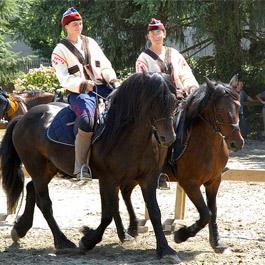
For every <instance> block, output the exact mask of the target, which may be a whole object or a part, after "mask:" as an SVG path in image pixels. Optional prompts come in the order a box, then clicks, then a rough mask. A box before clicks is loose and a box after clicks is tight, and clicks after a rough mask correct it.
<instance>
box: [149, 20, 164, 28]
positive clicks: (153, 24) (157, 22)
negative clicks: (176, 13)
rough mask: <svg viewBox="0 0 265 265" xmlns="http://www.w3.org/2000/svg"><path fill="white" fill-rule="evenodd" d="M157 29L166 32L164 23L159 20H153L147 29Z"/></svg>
mask: <svg viewBox="0 0 265 265" xmlns="http://www.w3.org/2000/svg"><path fill="white" fill-rule="evenodd" d="M156 29H163V30H165V27H164V25H163V23H162V22H161V21H160V20H157V19H155V18H151V20H150V22H149V25H148V28H147V31H150V30H156Z"/></svg>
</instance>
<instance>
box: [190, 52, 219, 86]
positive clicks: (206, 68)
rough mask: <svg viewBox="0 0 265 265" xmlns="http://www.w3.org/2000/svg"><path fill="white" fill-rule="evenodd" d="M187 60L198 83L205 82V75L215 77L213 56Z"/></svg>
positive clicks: (210, 77)
mask: <svg viewBox="0 0 265 265" xmlns="http://www.w3.org/2000/svg"><path fill="white" fill-rule="evenodd" d="M187 62H188V64H189V65H190V67H191V69H192V71H193V74H194V76H195V77H196V79H197V81H198V82H199V84H202V83H204V82H205V77H208V78H209V79H217V75H216V66H215V60H214V57H213V56H205V57H201V58H196V59H194V58H189V59H187Z"/></svg>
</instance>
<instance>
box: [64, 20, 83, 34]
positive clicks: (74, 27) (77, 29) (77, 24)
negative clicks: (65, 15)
mask: <svg viewBox="0 0 265 265" xmlns="http://www.w3.org/2000/svg"><path fill="white" fill-rule="evenodd" d="M65 29H66V31H67V33H68V34H71V35H73V34H74V35H80V34H81V32H82V30H83V23H82V20H75V21H72V22H70V23H69V24H67V25H65Z"/></svg>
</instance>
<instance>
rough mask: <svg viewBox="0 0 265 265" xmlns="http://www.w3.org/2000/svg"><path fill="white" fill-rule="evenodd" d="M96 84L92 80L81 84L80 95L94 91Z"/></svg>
mask: <svg viewBox="0 0 265 265" xmlns="http://www.w3.org/2000/svg"><path fill="white" fill-rule="evenodd" d="M94 85H95V84H94V82H93V81H91V80H85V81H82V82H81V83H80V86H79V91H80V93H87V92H90V91H92V90H93V87H94Z"/></svg>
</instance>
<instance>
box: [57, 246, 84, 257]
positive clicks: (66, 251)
mask: <svg viewBox="0 0 265 265" xmlns="http://www.w3.org/2000/svg"><path fill="white" fill-rule="evenodd" d="M55 254H56V255H65V254H67V255H69V254H70V255H79V254H80V249H79V248H77V247H76V246H75V248H59V249H55Z"/></svg>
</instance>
